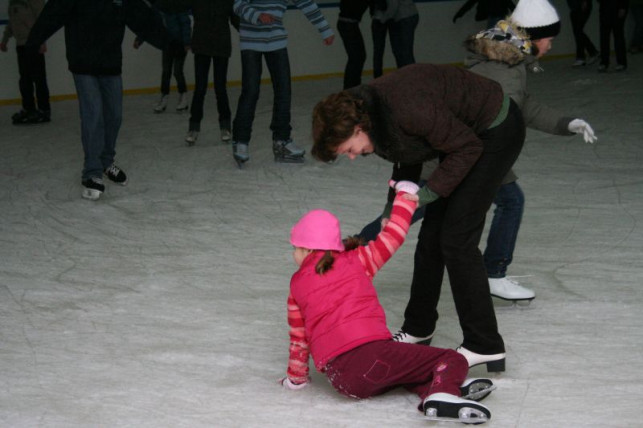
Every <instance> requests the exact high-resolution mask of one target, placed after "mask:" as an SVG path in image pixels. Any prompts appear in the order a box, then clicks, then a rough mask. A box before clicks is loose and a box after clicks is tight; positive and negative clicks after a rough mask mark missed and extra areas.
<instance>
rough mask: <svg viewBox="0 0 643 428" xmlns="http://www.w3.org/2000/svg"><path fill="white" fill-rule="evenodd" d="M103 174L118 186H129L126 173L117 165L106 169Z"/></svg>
mask: <svg viewBox="0 0 643 428" xmlns="http://www.w3.org/2000/svg"><path fill="white" fill-rule="evenodd" d="M103 173H104V174H105V176H106V177H107V178H109V179H110V181H112V182H114V183H116V184H120V185H121V186H125V185H126V184H127V175H126V174H125V171H123V170H122V169H120V168H119V167H117V166H116V164H112V166H110V167H109V168H107V169H105V171H103Z"/></svg>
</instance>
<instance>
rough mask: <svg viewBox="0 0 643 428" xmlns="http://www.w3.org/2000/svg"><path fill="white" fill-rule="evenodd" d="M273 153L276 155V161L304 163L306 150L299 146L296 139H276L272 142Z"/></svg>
mask: <svg viewBox="0 0 643 428" xmlns="http://www.w3.org/2000/svg"><path fill="white" fill-rule="evenodd" d="M272 153H273V154H274V155H275V162H281V163H303V162H304V154H306V151H305V150H304V149H301V148H299V147H297V145H296V144H295V143H294V141H293V140H292V139H291V138H289V139H287V140H274V141H273V142H272Z"/></svg>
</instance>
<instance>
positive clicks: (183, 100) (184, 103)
mask: <svg viewBox="0 0 643 428" xmlns="http://www.w3.org/2000/svg"><path fill="white" fill-rule="evenodd" d="M176 111H178V112H179V113H182V112H184V111H188V93H187V92H183V93H181V94H179V102H178V103H177V104H176Z"/></svg>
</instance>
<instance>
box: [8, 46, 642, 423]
mask: <svg viewBox="0 0 643 428" xmlns="http://www.w3.org/2000/svg"><path fill="white" fill-rule="evenodd" d="M571 62H572V60H571V59H569V58H567V59H559V60H554V61H548V62H545V63H543V65H544V67H545V69H546V71H545V73H543V74H541V75H536V76H532V77H531V81H530V92H531V93H532V96H534V97H536V98H537V99H539V100H541V101H542V102H544V103H546V104H548V105H549V106H551V107H556V108H558V109H559V110H561V111H563V112H568V113H569V115H570V116H574V117H581V118H584V119H586V120H587V121H588V122H589V123H590V124H591V125H592V126H593V127H594V129H595V131H596V133H597V135H598V138H599V139H598V142H597V143H596V144H594V145H589V144H586V143H584V142H583V140H582V138H581V137H579V136H575V137H557V136H552V135H548V134H543V133H540V132H538V131H529V132H528V137H527V143H526V145H525V148H524V150H523V152H522V155H521V156H520V159H519V161H518V163H517V165H516V168H515V169H516V171H517V173H518V175H519V176H520V181H519V182H520V184H521V186H522V187H523V190H524V192H525V195H526V198H527V206H526V211H525V216H524V220H523V224H522V229H521V233H520V236H519V242H518V245H517V249H516V253H515V259H514V263H513V265H512V266H511V268H510V274H511V275H514V276H521V278H519V280H520V282H521V283H522V284H523V285H525V286H527V287H529V288H532V289H534V290H535V291H536V294H537V298H536V300H535V301H533V302H532V304H531V305H529V306H518V307H513V306H511V305H510V304H507V303H505V302H502V301H495V304H496V308H497V316H498V321H499V325H500V331H501V333H502V334H503V337H504V339H505V342H506V346H507V371H506V372H505V373H502V374H499V375H497V374H493V375H492V376H491V377H492V378H493V379H494V382H496V384H497V385H498V389H497V391H495V392H494V393H493V394H492V396H491V397H489V398H488V399H487V400H485V402H484V404H486V405H487V406H489V408H490V409H491V411H492V420H491V421H490V422H489V423H488V424H487V426H489V427H497V428H500V427H534V428H535V427H539V428H540V427H635V426H641V414H640V409H641V400H642V399H643V364H641V359H642V358H643V357H642V355H643V316H641V314H642V309H641V305H642V303H643V290H642V284H641V282H642V280H643V261H642V255H643V140H642V138H641V136H642V135H643V78H642V77H643V55H636V56H630V68H629V69H628V71H627V72H625V73H620V74H617V73H607V74H598V73H597V72H596V69H595V68H593V67H592V68H589V67H588V68H587V69H572V68H571V67H570V65H571ZM340 88H341V80H340V79H326V80H319V81H305V82H295V83H294V84H293V92H294V94H293V120H292V124H293V128H294V131H293V136H294V138H295V139H296V141H297V142H298V143H299V144H300V145H301V146H304V147H305V148H306V149H307V150H310V147H311V138H310V122H311V120H310V117H311V111H312V107H313V106H314V104H315V103H316V102H317V101H318V100H320V99H321V98H322V97H324V96H325V95H326V94H328V93H329V92H332V91H337V90H339V89H340ZM238 95H239V88H231V89H230V98H231V103H232V106H233V108H235V107H236V101H237V98H238ZM176 98H177V96H176V94H175V93H173V94H172V101H171V103H170V106H169V108H168V111H167V112H166V113H164V114H160V115H155V114H153V113H152V106H153V104H154V102H155V101H156V100H157V96H156V95H154V96H151V95H150V96H129V97H125V98H124V121H123V126H122V129H121V133H120V138H119V143H118V146H117V151H118V154H117V164H118V165H120V166H121V167H122V168H123V169H124V170H125V171H126V172H127V174H128V175H129V183H128V185H127V186H126V187H119V186H117V185H114V184H112V183H107V191H106V192H105V194H104V195H103V197H102V198H101V199H100V200H99V201H97V202H90V201H87V200H83V199H81V197H80V194H81V185H80V170H81V167H82V150H81V146H80V136H79V134H80V126H79V119H78V107H77V102H76V101H63V102H56V103H54V104H53V105H52V108H53V120H52V122H51V123H49V124H45V125H39V126H31V127H17V126H12V125H11V124H10V120H9V117H10V115H11V114H12V113H14V112H15V110H16V107H17V106H2V107H0V118H1V123H0V135H1V137H0V138H1V146H2V156H1V157H0V212H1V213H2V214H1V217H0V229H1V233H0V426H3V427H41V426H42V427H80V426H83V427H85V426H102V427H115V426H135V427H212V426H216V427H333V428H339V427H397V426H405V427H426V426H449V427H451V426H456V425H453V424H447V423H442V424H436V423H432V422H428V421H426V420H424V419H423V416H422V414H421V413H420V412H418V411H417V410H416V406H417V404H418V398H417V397H415V396H413V395H412V394H410V393H408V392H406V391H405V390H397V391H394V392H391V393H389V394H386V395H383V396H380V397H376V398H373V399H368V400H362V401H354V400H351V399H348V398H345V397H343V396H340V395H339V394H338V393H337V392H335V391H334V390H333V389H332V387H331V386H330V385H329V383H328V382H327V381H326V379H325V377H324V376H323V375H321V374H319V373H314V374H313V383H312V385H311V386H310V387H308V388H306V389H305V390H302V391H294V392H293V391H285V390H283V389H282V388H281V387H280V386H279V385H278V384H277V379H279V378H280V377H282V376H284V372H285V368H286V363H287V357H288V327H287V322H286V297H287V294H288V284H289V279H290V276H291V275H292V273H293V272H294V271H295V265H294V263H293V261H292V258H291V247H290V245H289V243H288V234H289V231H290V227H291V226H292V224H293V223H294V222H295V221H296V220H297V219H298V218H299V217H300V216H301V215H302V214H303V213H304V212H306V211H307V210H309V209H312V208H325V209H328V210H331V211H333V212H334V213H335V214H337V215H338V217H339V218H340V220H341V221H342V224H343V232H344V234H345V235H348V234H352V233H356V232H357V231H359V229H360V228H361V227H362V226H363V225H364V224H366V223H367V222H369V221H370V220H372V219H373V218H374V217H375V216H377V215H378V214H379V213H380V211H381V209H382V207H383V205H384V200H385V195H386V191H387V185H386V182H387V179H388V177H389V174H390V164H388V163H386V162H385V161H383V160H380V159H379V158H376V157H374V156H370V157H366V158H360V159H358V160H356V161H354V162H350V161H349V160H348V159H342V160H341V161H339V162H337V163H336V164H334V165H326V164H322V163H319V162H316V161H314V160H312V158H310V157H309V156H308V157H307V159H306V162H305V163H304V164H303V165H282V164H276V163H274V162H273V159H272V152H271V134H270V131H269V129H268V127H269V123H270V116H271V103H272V90H271V87H270V86H268V85H264V86H262V95H261V98H260V100H259V106H258V109H257V118H256V120H255V122H254V135H253V139H252V141H251V145H250V156H251V159H250V161H249V162H248V163H247V164H246V167H245V169H244V170H239V169H238V168H237V167H236V164H235V163H234V162H233V160H232V155H231V147H230V146H229V145H224V144H221V143H220V142H219V130H218V126H217V125H216V112H215V102H214V95H213V92H212V91H210V92H209V94H208V97H207V98H206V112H205V119H204V122H203V124H202V132H201V135H200V138H199V140H198V142H197V145H196V146H194V147H191V148H189V147H186V146H185V144H184V142H183V138H184V136H185V133H186V132H187V125H188V124H187V122H188V115H185V114H183V115H181V114H177V113H175V112H174V111H173V109H174V103H175V101H176ZM418 229H419V224H416V225H414V226H413V228H412V230H411V232H410V234H409V239H408V240H407V242H406V244H405V245H404V246H403V247H402V249H401V250H400V251H399V252H398V253H397V254H396V255H395V256H394V257H393V259H392V260H391V261H390V262H389V263H388V264H387V265H386V266H385V267H384V269H383V270H382V271H381V272H380V274H379V276H378V277H377V278H376V280H375V284H376V286H377V288H378V292H379V293H380V296H381V301H382V304H383V306H384V307H385V309H386V312H387V317H388V323H389V327H390V329H391V330H393V331H395V330H397V329H398V328H399V327H400V326H401V323H402V316H403V311H404V308H405V305H406V301H407V299H408V293H409V287H410V279H411V272H412V267H413V262H412V258H413V257H412V256H413V251H414V246H415V243H416V235H417V232H418ZM481 245H482V246H484V242H483V243H482V244H481ZM445 281H447V280H445ZM443 290H444V291H443V294H444V295H443V296H442V299H441V302H440V307H439V309H440V315H441V318H440V320H439V322H438V327H437V333H436V337H435V339H434V342H433V344H434V345H436V346H441V347H451V348H454V347H457V346H458V345H459V344H460V342H461V340H462V337H461V331H460V328H459V325H458V322H457V316H456V314H455V309H454V305H453V300H452V297H451V295H450V292H449V287H448V285H446V284H445V287H444V288H443ZM311 366H312V364H311ZM471 375H473V376H486V375H487V374H486V371H485V369H484V368H483V367H476V368H474V369H472V370H471Z"/></svg>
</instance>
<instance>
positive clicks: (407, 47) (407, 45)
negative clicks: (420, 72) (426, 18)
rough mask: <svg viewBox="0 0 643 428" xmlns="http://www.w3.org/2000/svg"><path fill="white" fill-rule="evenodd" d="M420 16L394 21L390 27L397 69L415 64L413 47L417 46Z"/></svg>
mask: <svg viewBox="0 0 643 428" xmlns="http://www.w3.org/2000/svg"><path fill="white" fill-rule="evenodd" d="M418 22H419V15H413V16H409V17H408V18H404V19H401V20H399V21H394V22H393V23H392V24H391V25H390V37H391V49H392V50H393V55H394V56H395V64H396V65H397V68H401V67H404V66H405V65H409V64H415V55H414V54H413V46H414V44H415V29H416V27H417V26H418Z"/></svg>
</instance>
